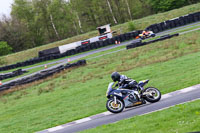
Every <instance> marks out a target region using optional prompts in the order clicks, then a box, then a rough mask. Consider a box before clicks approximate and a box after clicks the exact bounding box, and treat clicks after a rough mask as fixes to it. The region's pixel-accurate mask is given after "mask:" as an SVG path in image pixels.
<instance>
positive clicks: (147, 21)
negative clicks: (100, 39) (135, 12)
mask: <svg viewBox="0 0 200 133" xmlns="http://www.w3.org/2000/svg"><path fill="white" fill-rule="evenodd" d="M197 11H200V3H198V4H194V5H189V6H185V7H182V8H179V9H175V10H171V11H168V12H164V13H159V14H155V15H151V16H147V17H144V18H141V19H137V20H134V21H133V23H134V25H135V27H136V29H144V28H145V27H147V26H149V25H151V24H154V23H158V22H162V21H164V20H168V19H172V18H175V17H179V16H182V15H185V14H188V13H193V12H197ZM119 29H121V33H125V32H128V31H129V29H128V22H127V23H124V24H119V25H117V26H113V27H112V30H113V31H115V30H119ZM94 30H95V29H94ZM96 35H98V33H97V31H92V32H89V33H85V34H82V35H79V36H75V37H72V38H68V39H65V40H61V41H57V42H54V43H50V44H46V45H43V46H40V47H36V48H32V49H29V50H25V51H21V52H18V53H14V54H10V55H7V56H2V57H1V58H0V65H5V64H13V63H16V62H19V61H24V60H27V59H30V58H32V57H36V56H37V55H38V51H40V50H44V49H48V48H52V47H56V46H60V45H64V44H68V43H71V42H75V41H79V40H84V39H87V38H90V37H93V36H96Z"/></svg>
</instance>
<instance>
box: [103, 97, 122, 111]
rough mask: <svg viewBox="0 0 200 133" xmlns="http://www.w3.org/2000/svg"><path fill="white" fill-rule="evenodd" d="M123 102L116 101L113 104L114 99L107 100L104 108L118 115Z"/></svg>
mask: <svg viewBox="0 0 200 133" xmlns="http://www.w3.org/2000/svg"><path fill="white" fill-rule="evenodd" d="M124 107H125V105H124V102H123V101H121V100H119V99H117V104H115V103H114V99H112V98H111V99H108V100H107V102H106V108H107V110H108V111H110V112H112V113H120V112H122V111H123V110H124Z"/></svg>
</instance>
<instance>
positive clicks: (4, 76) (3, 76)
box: [0, 69, 27, 80]
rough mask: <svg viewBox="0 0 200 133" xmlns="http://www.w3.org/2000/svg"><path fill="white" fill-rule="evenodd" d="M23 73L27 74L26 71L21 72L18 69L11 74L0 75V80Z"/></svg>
mask: <svg viewBox="0 0 200 133" xmlns="http://www.w3.org/2000/svg"><path fill="white" fill-rule="evenodd" d="M25 72H27V71H25V70H22V69H18V70H16V71H13V72H11V73H6V74H0V80H4V79H8V78H12V77H16V76H19V75H22V74H24V73H25Z"/></svg>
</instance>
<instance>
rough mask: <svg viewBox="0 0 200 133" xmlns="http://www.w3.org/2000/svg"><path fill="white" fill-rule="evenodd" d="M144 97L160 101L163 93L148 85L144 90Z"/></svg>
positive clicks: (151, 101)
mask: <svg viewBox="0 0 200 133" xmlns="http://www.w3.org/2000/svg"><path fill="white" fill-rule="evenodd" d="M143 95H144V99H145V100H146V101H148V102H150V103H155V102H158V101H159V100H160V99H161V93H160V91H159V90H158V89H157V88H154V87H148V88H146V89H145V90H144V91H143Z"/></svg>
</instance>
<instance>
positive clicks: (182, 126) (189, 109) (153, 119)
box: [81, 100, 200, 133]
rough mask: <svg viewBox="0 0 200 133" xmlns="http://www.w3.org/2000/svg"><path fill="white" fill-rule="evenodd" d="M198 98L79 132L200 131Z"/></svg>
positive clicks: (180, 132)
mask: <svg viewBox="0 0 200 133" xmlns="http://www.w3.org/2000/svg"><path fill="white" fill-rule="evenodd" d="M199 104H200V100H197V101H194V102H190V103H185V104H181V105H176V106H175V107H171V108H169V109H166V110H163V111H158V112H154V113H152V114H148V115H143V116H136V117H132V118H130V119H126V120H121V121H119V122H117V123H114V124H108V125H103V126H99V127H97V128H95V129H90V130H86V131H83V132H81V133H101V132H106V133H121V132H123V131H126V133H133V132H134V133H186V132H196V131H200V126H199V123H200V109H199Z"/></svg>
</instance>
